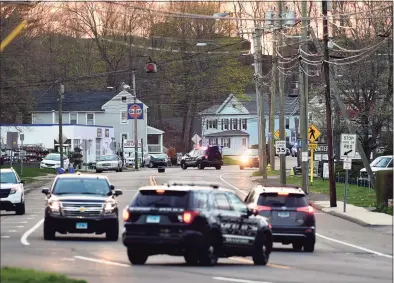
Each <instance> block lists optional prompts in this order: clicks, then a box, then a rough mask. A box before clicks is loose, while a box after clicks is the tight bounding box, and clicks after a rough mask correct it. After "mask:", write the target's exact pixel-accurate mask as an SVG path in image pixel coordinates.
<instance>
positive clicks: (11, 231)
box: [8, 230, 17, 233]
mask: <svg viewBox="0 0 394 283" xmlns="http://www.w3.org/2000/svg"><path fill="white" fill-rule="evenodd" d="M15 232H17V231H16V230H9V231H8V233H15Z"/></svg>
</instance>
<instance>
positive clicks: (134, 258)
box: [127, 249, 148, 265]
mask: <svg viewBox="0 0 394 283" xmlns="http://www.w3.org/2000/svg"><path fill="white" fill-rule="evenodd" d="M127 257H128V258H129V261H130V263H131V264H132V265H143V264H145V262H146V261H147V260H148V255H147V254H145V253H141V252H139V251H135V252H132V250H131V249H127Z"/></svg>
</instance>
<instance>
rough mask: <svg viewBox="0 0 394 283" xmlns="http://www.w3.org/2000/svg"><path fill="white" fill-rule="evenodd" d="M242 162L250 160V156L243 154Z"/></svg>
mask: <svg viewBox="0 0 394 283" xmlns="http://www.w3.org/2000/svg"><path fill="white" fill-rule="evenodd" d="M241 160H242V162H247V161H248V160H249V157H248V156H242V158H241Z"/></svg>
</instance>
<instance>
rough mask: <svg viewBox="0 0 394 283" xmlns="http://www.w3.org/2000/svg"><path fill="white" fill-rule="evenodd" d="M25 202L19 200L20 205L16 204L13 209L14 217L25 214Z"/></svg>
mask: <svg viewBox="0 0 394 283" xmlns="http://www.w3.org/2000/svg"><path fill="white" fill-rule="evenodd" d="M25 212H26V210H25V201H22V200H21V203H18V204H17V205H16V208H15V213H16V215H23V214H25Z"/></svg>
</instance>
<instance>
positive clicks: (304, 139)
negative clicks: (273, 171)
mask: <svg viewBox="0 0 394 283" xmlns="http://www.w3.org/2000/svg"><path fill="white" fill-rule="evenodd" d="M301 10H302V18H303V19H302V35H301V49H302V45H304V44H305V43H304V42H306V40H307V37H308V31H307V26H308V21H307V20H306V19H305V18H306V17H307V1H302V3H301ZM303 69H304V71H305V72H307V71H308V66H307V65H306V64H305V65H302V61H300V74H299V80H300V83H299V86H300V92H299V93H300V134H301V152H298V154H299V155H300V154H301V172H302V188H303V190H304V191H305V193H306V194H309V183H308V172H309V170H308V168H309V162H308V159H309V157H308V100H309V97H308V96H309V92H308V90H309V85H308V75H307V74H306V73H305V72H304V71H303ZM303 155H304V157H302V156H303ZM305 155H306V159H305Z"/></svg>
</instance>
